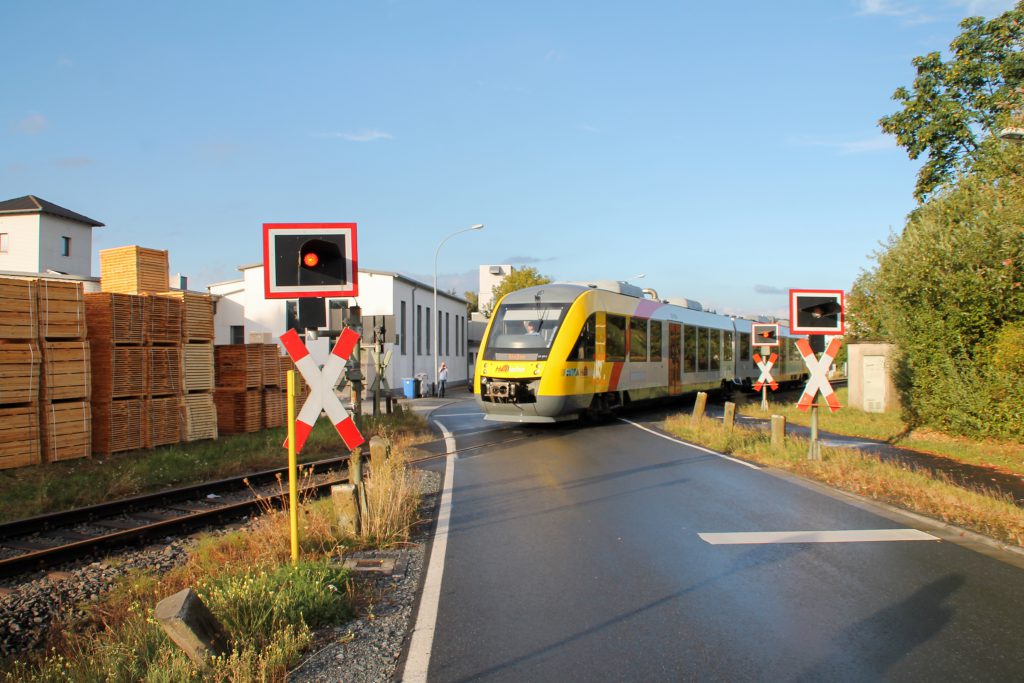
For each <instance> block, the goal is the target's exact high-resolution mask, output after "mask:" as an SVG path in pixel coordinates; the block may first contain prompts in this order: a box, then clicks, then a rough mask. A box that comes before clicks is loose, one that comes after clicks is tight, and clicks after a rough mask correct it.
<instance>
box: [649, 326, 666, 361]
mask: <svg viewBox="0 0 1024 683" xmlns="http://www.w3.org/2000/svg"><path fill="white" fill-rule="evenodd" d="M663 327H664V323H663V322H661V321H660V320H652V321H651V360H657V361H660V360H661V334H662V329H663Z"/></svg>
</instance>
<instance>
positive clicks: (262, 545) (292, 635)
mask: <svg viewBox="0 0 1024 683" xmlns="http://www.w3.org/2000/svg"><path fill="white" fill-rule="evenodd" d="M406 462H407V457H406V449H405V448H401V447H399V446H397V445H395V446H392V447H391V448H390V450H389V453H388V455H387V456H386V457H385V458H384V459H382V460H381V461H380V462H373V463H372V465H371V472H370V475H369V476H368V478H367V479H366V485H367V497H368V500H369V501H370V521H372V522H373V524H372V525H371V526H370V528H369V529H368V531H367V533H365V534H363V535H362V536H360V537H358V538H349V537H346V536H345V535H344V534H342V533H341V532H340V530H339V529H338V528H337V525H336V523H335V514H334V508H333V506H332V504H331V501H330V500H329V499H323V500H305V501H302V505H301V508H300V515H299V523H300V555H301V559H300V562H299V564H298V566H297V567H294V568H293V567H292V566H291V564H290V543H289V525H288V514H287V511H286V509H285V507H286V505H285V501H283V500H280V499H273V500H267V499H264V506H263V507H264V514H263V515H261V516H260V517H259V518H258V519H257V520H256V521H255V522H254V523H253V524H252V525H251V526H250V527H249V528H248V529H246V530H243V531H238V532H231V533H226V534H208V535H205V536H203V537H202V538H200V539H199V540H198V541H197V542H196V543H195V545H194V546H193V547H192V549H191V551H190V553H189V558H188V561H187V562H186V563H185V564H184V565H183V566H181V567H178V568H176V569H174V570H172V571H170V572H168V573H166V574H164V575H161V576H158V575H154V574H152V573H135V574H132V575H129V576H126V577H124V578H123V579H122V580H121V581H120V582H119V583H118V585H117V586H116V587H115V589H114V590H112V591H110V592H109V593H107V594H106V595H105V596H103V598H102V599H101V600H100V601H98V602H97V603H95V604H89V605H86V606H84V607H80V611H79V612H78V613H77V616H73V615H69V616H68V617H65V618H64V619H62V620H61V621H59V622H58V623H56V624H54V625H53V627H52V628H51V630H50V639H51V640H50V643H49V645H48V648H47V649H46V650H45V651H43V652H37V653H32V654H28V655H26V656H23V657H21V658H19V659H16V660H14V659H12V660H9V661H7V662H5V663H4V665H3V667H2V668H0V679H2V680H3V681H6V682H10V683H13V682H14V681H18V682H19V683H20V682H22V681H25V682H29V683H34V682H50V681H52V682H54V683H56V682H57V681H60V682H61V683H63V682H65V681H70V682H72V683H76V682H82V683H86V682H91V681H100V680H102V681H111V682H122V681H123V682H125V683H129V682H132V683H134V682H135V681H146V682H153V683H156V682H167V683H170V682H172V681H173V682H178V681H186V682H187V681H233V682H247V681H284V680H286V677H287V673H288V671H289V670H290V669H291V668H293V667H294V666H295V665H296V664H298V662H299V661H300V659H301V657H302V654H303V652H304V651H305V650H307V649H309V647H310V646H311V645H312V643H313V640H314V631H315V630H316V629H318V628H321V627H325V626H330V625H340V624H343V623H344V622H345V621H347V620H348V619H350V618H351V617H352V616H353V613H354V611H355V610H356V609H358V608H359V606H360V604H362V603H363V602H364V601H365V600H366V596H363V595H361V593H360V588H359V587H358V586H357V585H356V584H355V583H354V582H353V581H352V580H351V578H350V576H349V575H348V573H347V571H346V570H345V569H343V568H342V567H341V565H340V564H339V563H338V562H337V560H338V558H339V557H340V556H341V555H342V554H344V553H345V552H347V551H348V550H351V549H352V548H358V547H364V546H367V545H370V546H373V547H381V546H382V545H388V544H396V543H401V542H404V541H407V540H408V538H409V532H410V530H411V528H412V525H413V523H414V522H415V521H416V513H417V504H418V501H419V486H418V485H417V481H416V478H415V477H416V476H417V473H415V472H412V471H410V470H407V469H406V467H405V464H406ZM378 516H380V518H379V519H378ZM185 587H191V588H192V589H193V590H195V592H196V593H197V594H198V595H199V597H200V599H201V600H202V601H203V603H204V604H205V605H206V606H207V607H208V608H209V609H210V611H211V612H212V613H213V614H214V616H215V617H216V618H217V619H218V620H219V621H220V622H221V624H222V625H223V626H224V627H225V629H226V631H227V633H228V635H229V641H230V644H231V652H230V653H229V654H227V655H226V656H224V657H219V658H216V659H215V660H213V661H212V663H211V666H210V668H209V669H208V670H207V671H200V670H199V669H198V668H197V667H196V665H195V664H193V663H192V662H191V661H190V660H189V659H188V658H187V657H186V656H185V655H184V653H183V652H182V651H181V650H180V649H179V648H178V647H177V646H176V645H174V644H173V643H171V641H170V639H169V638H168V637H167V636H166V635H165V634H164V632H163V629H162V628H161V627H160V625H159V624H158V623H157V622H156V621H155V619H154V618H153V616H152V614H153V608H154V607H155V605H156V603H157V602H158V601H159V600H161V599H162V598H164V597H167V596H169V595H172V594H174V593H176V592H178V591H179V590H181V589H183V588H185Z"/></svg>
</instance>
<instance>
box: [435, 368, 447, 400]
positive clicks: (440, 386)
mask: <svg viewBox="0 0 1024 683" xmlns="http://www.w3.org/2000/svg"><path fill="white" fill-rule="evenodd" d="M447 384H448V366H447V365H445V364H444V362H443V361H442V363H441V368H440V369H439V370H438V371H437V396H438V398H444V388H445V385H447Z"/></svg>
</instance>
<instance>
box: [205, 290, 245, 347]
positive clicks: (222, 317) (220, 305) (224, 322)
mask: <svg viewBox="0 0 1024 683" xmlns="http://www.w3.org/2000/svg"><path fill="white" fill-rule="evenodd" d="M208 289H209V290H210V294H214V295H216V296H218V297H220V298H219V299H217V303H216V306H217V310H216V313H214V315H213V343H214V344H230V343H231V328H232V326H235V325H242V326H244V325H245V305H244V303H243V301H244V299H245V281H244V280H234V281H232V282H219V283H217V284H214V285H210V286H209V287H208Z"/></svg>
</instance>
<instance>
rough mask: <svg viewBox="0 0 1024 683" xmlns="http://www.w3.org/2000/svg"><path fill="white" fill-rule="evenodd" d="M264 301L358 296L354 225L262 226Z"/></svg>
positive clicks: (300, 224) (357, 264)
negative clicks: (265, 299) (265, 298)
mask: <svg viewBox="0 0 1024 683" xmlns="http://www.w3.org/2000/svg"><path fill="white" fill-rule="evenodd" d="M263 293H264V295H265V296H266V297H267V298H268V299H303V298H335V297H350V296H358V294H359V257H358V250H357V247H356V224H355V223H264V224H263Z"/></svg>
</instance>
